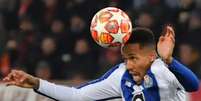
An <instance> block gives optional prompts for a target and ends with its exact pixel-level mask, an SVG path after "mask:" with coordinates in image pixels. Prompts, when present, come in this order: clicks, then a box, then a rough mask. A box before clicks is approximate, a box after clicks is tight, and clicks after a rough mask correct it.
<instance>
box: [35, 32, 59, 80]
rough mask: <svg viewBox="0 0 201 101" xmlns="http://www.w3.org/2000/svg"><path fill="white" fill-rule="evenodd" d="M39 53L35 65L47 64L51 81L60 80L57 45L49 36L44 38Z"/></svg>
mask: <svg viewBox="0 0 201 101" xmlns="http://www.w3.org/2000/svg"><path fill="white" fill-rule="evenodd" d="M40 48H41V52H40V54H39V56H38V57H37V58H36V64H38V63H40V62H41V61H45V62H47V64H49V65H50V66H49V67H50V71H51V74H52V75H53V76H51V77H52V78H51V79H62V76H63V75H62V73H61V71H62V67H61V57H60V55H59V54H58V52H57V43H56V41H55V39H54V38H53V37H51V36H47V37H44V38H43V40H42V42H41V47H40Z"/></svg>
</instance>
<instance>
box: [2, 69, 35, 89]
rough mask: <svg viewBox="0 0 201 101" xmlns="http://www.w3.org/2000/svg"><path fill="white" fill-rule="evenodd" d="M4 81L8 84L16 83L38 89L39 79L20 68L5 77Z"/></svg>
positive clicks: (16, 84)
mask: <svg viewBox="0 0 201 101" xmlns="http://www.w3.org/2000/svg"><path fill="white" fill-rule="evenodd" d="M3 82H4V83H5V84H6V85H7V86H10V85H15V86H19V87H23V88H34V89H38V87H39V79H38V78H36V77H33V76H31V75H29V74H27V73H25V72H23V71H20V70H12V71H11V73H9V74H8V75H7V76H6V77H5V78H4V79H3Z"/></svg>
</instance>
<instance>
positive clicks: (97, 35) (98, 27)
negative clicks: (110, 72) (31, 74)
mask: <svg viewBox="0 0 201 101" xmlns="http://www.w3.org/2000/svg"><path fill="white" fill-rule="evenodd" d="M90 31H91V35H92V38H93V39H94V41H95V42H96V43H97V44H99V45H100V46H102V47H106V48H107V47H114V46H120V45H122V44H124V43H125V42H126V41H127V40H128V39H129V37H130V35H131V32H132V24H131V21H130V19H129V17H128V15H127V14H126V13H125V12H124V11H122V10H121V9H118V8H115V7H107V8H104V9H101V10H100V11H98V12H97V13H96V14H95V15H94V17H93V19H92V21H91V26H90Z"/></svg>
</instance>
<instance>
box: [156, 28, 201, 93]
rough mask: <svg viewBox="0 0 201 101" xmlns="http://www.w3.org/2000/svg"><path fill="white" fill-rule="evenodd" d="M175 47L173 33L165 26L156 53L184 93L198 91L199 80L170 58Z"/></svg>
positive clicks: (171, 29)
mask: <svg viewBox="0 0 201 101" xmlns="http://www.w3.org/2000/svg"><path fill="white" fill-rule="evenodd" d="M174 46H175V33H174V30H173V28H172V27H170V26H167V27H166V28H165V31H164V35H162V36H161V37H160V39H159V41H158V44H157V51H158V54H159V56H160V57H161V58H162V60H163V61H164V62H165V63H166V64H167V65H168V66H169V70H170V71H171V72H172V73H173V74H174V75H175V76H176V77H177V79H178V80H179V82H180V83H181V84H182V86H183V87H184V88H185V90H186V91H189V92H192V91H197V90H198V89H199V80H198V78H197V77H196V75H195V74H194V73H193V72H192V71H191V70H190V69H188V68H187V67H186V66H184V65H183V64H181V63H179V62H178V61H177V60H175V59H174V58H173V57H172V53H173V49H174Z"/></svg>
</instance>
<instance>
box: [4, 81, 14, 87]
mask: <svg viewBox="0 0 201 101" xmlns="http://www.w3.org/2000/svg"><path fill="white" fill-rule="evenodd" d="M5 84H6V86H14V85H17V82H15V81H10V82H6V83H5Z"/></svg>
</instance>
